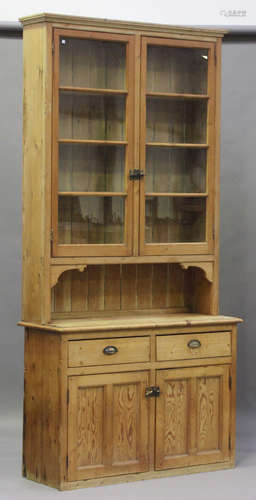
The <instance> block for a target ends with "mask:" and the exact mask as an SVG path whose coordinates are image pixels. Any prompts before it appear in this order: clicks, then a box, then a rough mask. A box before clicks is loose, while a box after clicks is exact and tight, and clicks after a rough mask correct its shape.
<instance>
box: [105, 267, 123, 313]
mask: <svg viewBox="0 0 256 500" xmlns="http://www.w3.org/2000/svg"><path fill="white" fill-rule="evenodd" d="M120 285H121V283H120V266H119V265H112V266H111V265H106V266H105V310H106V311H107V310H109V311H111V310H112V311H115V310H120V307H121V286H120Z"/></svg>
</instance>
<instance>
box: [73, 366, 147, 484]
mask: <svg viewBox="0 0 256 500" xmlns="http://www.w3.org/2000/svg"><path fill="white" fill-rule="evenodd" d="M148 381H149V378H148V373H147V372H136V373H132V372H129V373H126V374H109V375H91V376H90V375H89V376H84V377H71V378H70V379H69V393H70V403H69V433H68V447H69V466H68V469H69V473H68V477H69V480H70V481H74V480H79V479H85V478H90V477H95V476H96V477H100V476H111V475H115V474H122V473H127V472H144V471H146V470H148V440H149V429H148V425H149V406H148V402H147V400H146V399H145V396H144V393H145V388H146V385H147V384H148Z"/></svg>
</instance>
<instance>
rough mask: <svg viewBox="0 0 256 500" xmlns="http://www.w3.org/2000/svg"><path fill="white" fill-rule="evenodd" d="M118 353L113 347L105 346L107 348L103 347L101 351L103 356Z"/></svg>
mask: <svg viewBox="0 0 256 500" xmlns="http://www.w3.org/2000/svg"><path fill="white" fill-rule="evenodd" d="M117 351H118V349H117V347H115V346H114V345H107V347H104V349H103V354H108V355H109V354H116V353H117Z"/></svg>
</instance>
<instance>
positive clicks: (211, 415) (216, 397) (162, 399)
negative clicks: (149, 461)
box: [156, 366, 230, 469]
mask: <svg viewBox="0 0 256 500" xmlns="http://www.w3.org/2000/svg"><path fill="white" fill-rule="evenodd" d="M157 384H158V385H159V388H160V396H159V398H158V399H157V414H158V415H159V418H158V419H157V420H156V468H157V469H166V468H168V467H182V466H191V465H199V464H203V463H216V462H223V461H225V460H229V444H228V436H229V434H228V433H229V425H230V415H229V404H230V390H229V368H228V367H226V366H223V367H222V366H219V367H217V366H214V367H205V368H189V369H188V368H187V369H186V368H185V369H178V370H163V371H162V370H161V371H157Z"/></svg>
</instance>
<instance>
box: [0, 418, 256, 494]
mask: <svg viewBox="0 0 256 500" xmlns="http://www.w3.org/2000/svg"><path fill="white" fill-rule="evenodd" d="M21 431H22V429H21V418H19V419H13V420H11V419H9V420H8V421H6V420H5V421H2V422H1V421H0V499H1V500H14V499H15V500H17V499H18V500H19V499H26V500H30V499H33V500H34V499H35V498H36V499H37V500H40V499H55V498H60V495H63V498H70V499H72V500H75V499H78V498H88V499H90V500H98V499H99V500H105V499H106V500H107V499H110V498H111V499H112V500H114V499H119V498H121V499H122V500H128V499H129V500H130V499H136V498H147V499H151V498H152V499H162V498H163V499H165V498H166V499H169V498H170V499H172V500H179V499H182V500H183V499H184V500H185V499H189V500H192V499H196V500H216V499H218V500H222V499H223V500H224V499H225V500H229V499H232V500H256V415H255V412H254V414H252V413H251V414H250V415H243V414H238V431H237V466H236V468H235V469H232V470H227V471H217V472H210V473H202V474H194V475H189V476H178V477H171V478H166V479H154V480H150V481H139V482H135V483H126V484H120V485H114V486H104V487H99V488H90V489H82V490H75V491H70V492H59V491H56V490H53V489H51V488H48V487H47V486H43V485H40V484H37V483H34V482H32V481H28V480H26V479H23V478H22V477H21Z"/></svg>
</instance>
